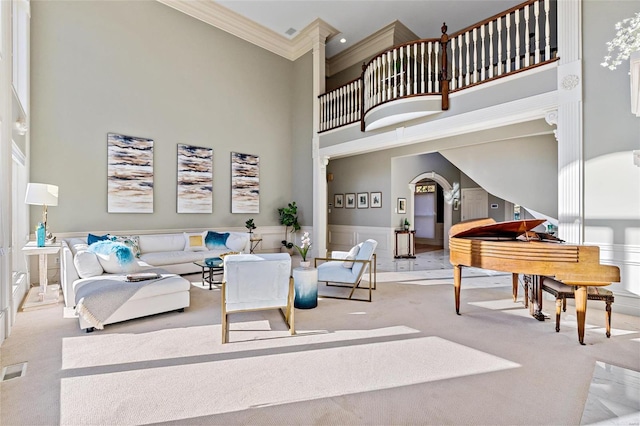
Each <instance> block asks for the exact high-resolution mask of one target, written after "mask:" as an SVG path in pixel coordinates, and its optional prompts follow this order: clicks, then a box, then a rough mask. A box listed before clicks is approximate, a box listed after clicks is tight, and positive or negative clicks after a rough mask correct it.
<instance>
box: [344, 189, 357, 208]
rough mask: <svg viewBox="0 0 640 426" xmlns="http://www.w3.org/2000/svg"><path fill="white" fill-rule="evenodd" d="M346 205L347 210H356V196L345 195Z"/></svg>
mask: <svg viewBox="0 0 640 426" xmlns="http://www.w3.org/2000/svg"><path fill="white" fill-rule="evenodd" d="M344 198H345V200H344V203H345V205H344V206H345V208H347V209H355V208H356V194H353V193H352V194H344Z"/></svg>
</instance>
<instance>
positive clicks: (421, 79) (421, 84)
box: [420, 41, 425, 93]
mask: <svg viewBox="0 0 640 426" xmlns="http://www.w3.org/2000/svg"><path fill="white" fill-rule="evenodd" d="M424 90H425V84H424V41H423V42H422V43H420V93H424Z"/></svg>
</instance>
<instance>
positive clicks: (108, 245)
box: [88, 240, 136, 274]
mask: <svg viewBox="0 0 640 426" xmlns="http://www.w3.org/2000/svg"><path fill="white" fill-rule="evenodd" d="M88 250H89V251H90V252H92V253H95V254H96V256H97V257H98V261H99V262H100V265H102V269H104V271H105V272H107V273H110V274H117V273H120V272H128V271H130V270H131V269H132V268H135V266H136V263H135V258H134V256H133V252H132V251H131V249H130V248H129V247H128V246H127V245H125V244H124V243H120V242H116V241H109V240H103V241H98V242H95V243H93V244H91V245H90V246H89V249H88Z"/></svg>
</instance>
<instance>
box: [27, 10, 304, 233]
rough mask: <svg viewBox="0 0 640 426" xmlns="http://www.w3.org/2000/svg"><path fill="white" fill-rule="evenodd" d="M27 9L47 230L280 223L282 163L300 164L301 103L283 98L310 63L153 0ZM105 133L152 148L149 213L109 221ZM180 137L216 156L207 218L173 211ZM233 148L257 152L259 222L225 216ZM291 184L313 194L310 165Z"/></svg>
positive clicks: (34, 214) (287, 184)
mask: <svg viewBox="0 0 640 426" xmlns="http://www.w3.org/2000/svg"><path fill="white" fill-rule="evenodd" d="M32 9H33V10H32V23H33V26H32V28H33V34H32V93H33V95H32V105H33V120H32V133H31V148H32V155H31V157H30V158H29V160H30V163H31V181H42V182H47V183H52V184H56V185H58V186H59V187H60V200H59V205H58V206H57V207H52V208H50V209H49V222H50V224H51V227H52V230H53V232H54V233H56V232H75V231H85V232H86V231H92V230H93V231H110V230H153V229H181V228H208V227H225V226H243V225H244V222H245V221H246V220H247V219H248V218H249V217H253V218H254V220H255V223H256V224H257V225H258V226H261V225H264V226H266V225H277V224H278V216H277V208H278V207H281V206H283V205H286V203H287V202H289V201H290V200H291V198H292V181H293V175H292V164H294V162H296V161H303V160H302V159H300V157H305V156H306V157H310V145H311V140H310V137H309V138H306V137H304V135H305V134H309V135H310V134H311V130H310V124H308V122H310V117H306V116H307V115H309V116H310V114H311V107H310V100H308V102H309V105H306V104H301V103H300V102H301V100H300V99H299V98H298V97H294V96H293V95H292V93H293V91H294V90H296V89H297V90H299V91H302V93H304V89H305V85H309V86H310V84H311V83H310V80H307V79H305V78H301V77H300V76H301V75H309V74H311V61H310V59H309V58H306V57H305V58H302V59H300V60H298V61H297V62H296V63H292V62H291V61H288V60H286V59H283V58H281V57H279V56H277V55H274V54H272V53H269V52H267V51H266V50H264V49H261V48H258V47H256V46H254V45H252V44H249V43H247V42H245V41H243V40H240V39H238V38H236V37H234V36H231V35H229V34H227V33H225V32H223V31H220V30H218V29H216V28H214V27H212V26H210V25H207V24H205V23H203V22H200V21H198V20H196V19H193V18H191V17H189V16H187V15H185V14H183V13H181V12H178V11H176V10H174V9H172V8H170V7H167V6H165V5H163V4H161V3H158V2H155V1H87V2H78V1H55V2H40V1H38V2H34V3H33V4H32ZM294 67H295V70H294ZM305 70H307V71H306V73H305ZM294 80H295V83H292V81H294ZM308 90H310V88H309V89H308ZM294 111H295V118H296V122H295V124H294V123H293V118H294ZM110 132H115V133H122V134H126V135H133V136H141V137H146V138H151V139H153V140H154V213H153V214H109V213H107V193H106V191H107V181H106V172H107V149H106V147H107V139H106V138H107V133H110ZM301 135H302V136H301ZM294 137H295V144H296V148H295V149H293V144H294ZM178 143H185V144H191V145H197V146H203V147H210V148H213V161H214V165H213V168H214V171H213V180H214V188H213V194H214V201H213V214H177V212H176V171H177V165H176V164H177V159H176V150H177V144H178ZM305 146H306V147H305ZM232 151H235V152H243V153H250V154H256V155H259V156H260V191H261V192H260V213H259V214H234V215H232V214H230V165H229V164H230V153H231V152H232ZM305 161H306V159H305ZM295 179H296V182H297V183H296V184H297V185H301V186H304V185H305V184H306V186H307V187H310V182H311V171H310V170H309V171H308V174H305V173H304V172H303V171H298V172H297V175H296V177H295ZM308 204H310V200H305V201H304V202H303V205H304V216H305V219H308V223H311V220H312V217H311V206H310V205H308ZM307 209H308V211H307ZM38 217H39V212H38V211H37V210H36V209H35V208H32V210H31V218H32V225H33V224H34V223H35V221H37V219H38ZM303 223H304V222H303ZM32 227H33V226H32Z"/></svg>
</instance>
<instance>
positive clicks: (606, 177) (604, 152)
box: [583, 0, 640, 302]
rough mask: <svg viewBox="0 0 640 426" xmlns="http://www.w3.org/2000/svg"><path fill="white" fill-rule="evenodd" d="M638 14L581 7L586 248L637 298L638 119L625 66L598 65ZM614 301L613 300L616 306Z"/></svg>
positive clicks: (629, 8)
mask: <svg viewBox="0 0 640 426" xmlns="http://www.w3.org/2000/svg"><path fill="white" fill-rule="evenodd" d="M639 10H640V9H639V8H638V4H637V2H632V1H593V0H592V1H585V2H583V22H584V24H583V25H584V34H583V46H584V47H583V53H584V62H583V63H584V69H583V78H584V85H583V87H584V158H585V164H584V175H585V195H584V200H585V220H584V221H585V242H586V243H588V244H597V245H599V246H600V248H601V252H600V253H601V257H602V258H603V259H604V260H605V261H607V262H610V263H614V264H616V265H618V266H619V267H620V268H621V273H622V276H623V282H622V283H621V284H619V285H617V286H615V288H625V289H627V290H629V291H631V292H633V293H635V294H640V167H637V166H634V165H633V158H632V151H633V150H637V149H640V118H638V117H635V116H633V115H632V114H631V101H630V88H629V75H628V72H629V61H624V62H623V63H622V64H621V65H620V66H619V67H618V69H616V70H615V71H611V70H609V69H607V68H604V67H602V66H601V65H600V63H601V62H603V60H604V56H605V55H606V54H607V46H606V42H608V41H610V40H612V39H613V37H615V35H616V29H615V24H616V23H617V22H620V21H622V20H623V19H625V18H630V17H632V16H634V15H635V13H637V12H638V11H639ZM617 301H618V300H617V299H616V302H617Z"/></svg>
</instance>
